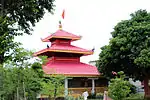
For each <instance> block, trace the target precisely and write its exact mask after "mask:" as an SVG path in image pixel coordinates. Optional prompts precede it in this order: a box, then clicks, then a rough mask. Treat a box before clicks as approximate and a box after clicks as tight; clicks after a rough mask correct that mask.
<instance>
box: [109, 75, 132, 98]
mask: <svg viewBox="0 0 150 100" xmlns="http://www.w3.org/2000/svg"><path fill="white" fill-rule="evenodd" d="M118 75H119V77H116V78H114V79H111V81H110V85H109V87H108V94H109V96H110V97H111V98H112V99H113V100H124V98H125V97H127V95H129V93H130V92H131V90H130V87H129V84H130V83H129V82H128V81H127V80H124V78H125V75H124V74H123V72H118Z"/></svg>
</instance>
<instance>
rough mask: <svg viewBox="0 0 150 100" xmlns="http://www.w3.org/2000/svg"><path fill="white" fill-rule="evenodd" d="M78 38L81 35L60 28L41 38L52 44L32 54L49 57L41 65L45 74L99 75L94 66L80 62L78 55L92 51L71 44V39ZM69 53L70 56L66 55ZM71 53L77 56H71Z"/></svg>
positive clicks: (88, 53) (89, 53) (91, 52)
mask: <svg viewBox="0 0 150 100" xmlns="http://www.w3.org/2000/svg"><path fill="white" fill-rule="evenodd" d="M79 39H81V36H77V35H74V34H72V33H69V32H66V31H64V30H62V29H60V30H58V31H56V32H55V33H53V34H51V35H50V36H48V37H46V38H44V39H42V41H43V42H52V44H51V46H50V47H48V48H46V49H43V50H41V51H39V52H36V53H34V56H40V55H45V56H48V57H49V58H48V60H49V61H48V62H47V64H45V65H43V70H44V72H45V73H46V74H64V75H66V76H85V77H95V76H99V75H100V73H99V72H98V70H97V68H96V67H95V66H91V65H88V64H85V63H81V62H80V56H82V55H91V54H93V51H92V50H86V49H83V48H80V47H76V46H73V45H71V43H70V42H71V41H76V40H79ZM56 54H57V55H56ZM59 54H62V55H64V54H65V57H63V56H59V57H58V55H59ZM69 54H70V55H71V56H67V55H69ZM73 54H74V55H78V56H75V57H73ZM66 57H67V58H66Z"/></svg>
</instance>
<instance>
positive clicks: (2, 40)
mask: <svg viewBox="0 0 150 100" xmlns="http://www.w3.org/2000/svg"><path fill="white" fill-rule="evenodd" d="M53 3H54V0H0V64H3V63H4V62H5V61H7V59H9V57H11V55H10V54H9V53H10V51H12V50H13V49H14V48H16V47H18V45H19V43H16V42H14V36H17V35H22V34H23V33H27V34H31V31H32V26H35V23H36V22H39V21H40V20H41V19H42V18H43V16H44V14H45V12H46V11H48V12H50V13H51V14H52V13H53V8H54V4H53Z"/></svg>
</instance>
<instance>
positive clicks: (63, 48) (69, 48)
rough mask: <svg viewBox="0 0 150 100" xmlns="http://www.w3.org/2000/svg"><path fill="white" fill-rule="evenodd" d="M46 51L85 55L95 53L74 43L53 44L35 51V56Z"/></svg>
mask: <svg viewBox="0 0 150 100" xmlns="http://www.w3.org/2000/svg"><path fill="white" fill-rule="evenodd" d="M46 52H65V53H76V54H83V55H90V54H93V51H92V50H86V49H83V48H79V47H76V46H73V45H52V46H51V47H49V48H46V49H43V50H41V51H39V52H36V53H34V56H38V55H40V54H42V53H46Z"/></svg>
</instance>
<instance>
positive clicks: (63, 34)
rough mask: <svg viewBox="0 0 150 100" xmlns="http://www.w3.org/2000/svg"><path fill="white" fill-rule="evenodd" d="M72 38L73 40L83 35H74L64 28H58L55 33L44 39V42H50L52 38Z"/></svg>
mask: <svg viewBox="0 0 150 100" xmlns="http://www.w3.org/2000/svg"><path fill="white" fill-rule="evenodd" d="M58 38H59V39H70V40H72V41H75V40H79V39H80V38H81V36H77V35H74V34H72V33H69V32H66V31H64V30H57V31H56V32H55V33H53V34H51V35H50V36H48V37H46V38H44V39H42V41H43V42H50V40H52V39H58Z"/></svg>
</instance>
